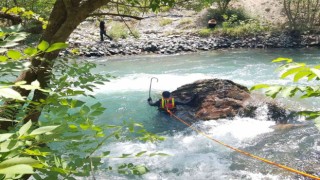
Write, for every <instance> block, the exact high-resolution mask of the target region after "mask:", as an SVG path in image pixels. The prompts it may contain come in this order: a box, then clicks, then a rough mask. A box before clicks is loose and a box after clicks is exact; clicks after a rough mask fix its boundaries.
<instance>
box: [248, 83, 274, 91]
mask: <svg viewBox="0 0 320 180" xmlns="http://www.w3.org/2000/svg"><path fill="white" fill-rule="evenodd" d="M268 87H270V85H268V84H257V85H254V86H252V87H251V88H250V91H254V90H258V89H263V88H268Z"/></svg>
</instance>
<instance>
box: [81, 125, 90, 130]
mask: <svg viewBox="0 0 320 180" xmlns="http://www.w3.org/2000/svg"><path fill="white" fill-rule="evenodd" d="M80 128H81V129H83V130H87V129H89V128H90V125H88V124H80Z"/></svg>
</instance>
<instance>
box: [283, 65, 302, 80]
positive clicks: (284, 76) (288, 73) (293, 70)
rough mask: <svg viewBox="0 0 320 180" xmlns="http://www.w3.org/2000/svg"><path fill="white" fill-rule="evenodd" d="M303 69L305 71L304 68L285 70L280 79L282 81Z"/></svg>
mask: <svg viewBox="0 0 320 180" xmlns="http://www.w3.org/2000/svg"><path fill="white" fill-rule="evenodd" d="M303 69H305V67H303V66H302V67H295V68H291V69H289V70H287V71H286V72H285V73H283V74H282V75H281V79H284V78H286V77H287V76H289V75H291V74H294V73H297V72H299V71H301V70H303Z"/></svg>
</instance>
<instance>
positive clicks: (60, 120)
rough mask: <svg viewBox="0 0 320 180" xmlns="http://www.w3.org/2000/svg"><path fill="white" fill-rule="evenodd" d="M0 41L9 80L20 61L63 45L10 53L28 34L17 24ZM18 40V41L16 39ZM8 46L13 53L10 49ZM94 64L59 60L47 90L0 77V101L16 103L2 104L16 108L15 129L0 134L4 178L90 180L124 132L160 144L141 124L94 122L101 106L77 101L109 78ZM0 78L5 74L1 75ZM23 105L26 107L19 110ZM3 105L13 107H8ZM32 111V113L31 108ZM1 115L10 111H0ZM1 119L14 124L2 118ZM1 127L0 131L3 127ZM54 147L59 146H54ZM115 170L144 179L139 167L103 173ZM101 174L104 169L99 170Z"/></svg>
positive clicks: (123, 166)
mask: <svg viewBox="0 0 320 180" xmlns="http://www.w3.org/2000/svg"><path fill="white" fill-rule="evenodd" d="M2 30H3V29H2ZM4 30H6V31H1V32H2V33H3V38H2V41H1V42H2V53H1V54H2V55H1V56H0V58H1V62H2V64H1V66H0V67H1V68H2V69H5V70H6V71H0V73H1V75H6V76H12V75H14V74H15V72H14V71H16V70H21V69H23V68H25V67H26V66H21V63H20V62H24V63H27V61H29V60H30V59H32V58H34V57H37V56H39V55H40V54H42V53H49V52H53V51H56V50H59V49H62V48H65V47H66V46H67V45H66V44H65V43H54V44H52V45H50V44H49V43H48V42H46V41H41V42H40V43H39V44H38V45H37V46H36V47H26V48H24V49H22V50H14V49H12V48H14V47H15V45H16V44H12V42H14V43H19V40H23V39H24V38H25V37H26V36H25V35H26V34H25V33H24V32H20V30H21V29H20V26H14V27H9V28H5V29H4ZM18 37H19V38H18ZM8 48H11V49H8ZM95 66H96V65H95V64H93V63H89V62H86V61H82V62H81V63H78V62H77V61H76V60H72V59H67V58H65V59H61V60H58V61H57V62H56V63H55V65H54V66H53V67H54V72H53V78H52V79H51V80H50V84H49V86H48V87H47V88H46V89H42V88H41V87H40V84H39V82H38V81H34V82H32V83H31V84H27V83H26V82H25V81H19V82H15V83H10V82H7V81H5V80H4V79H1V80H2V81H1V83H0V102H1V101H2V102H3V101H5V100H10V101H14V102H16V103H14V104H3V107H2V108H4V109H5V110H8V109H11V110H19V113H18V114H17V116H16V117H15V118H14V119H15V120H14V122H15V124H16V125H15V126H11V127H10V128H8V129H9V131H2V133H1V134H0V162H1V163H0V174H1V176H0V177H1V178H4V179H19V178H27V177H28V176H26V175H30V174H32V175H33V177H34V178H35V179H45V178H51V179H52V178H54V179H58V178H59V177H64V178H65V179H74V178H75V177H87V176H94V171H97V170H101V169H99V168H100V165H101V160H102V158H108V156H109V154H110V150H109V151H106V152H102V153H98V152H97V150H99V149H100V147H101V146H102V145H104V144H105V143H106V142H107V141H110V140H111V141H112V139H114V140H122V139H126V133H127V132H128V133H134V134H135V135H134V137H137V138H138V139H139V140H141V141H158V140H163V138H162V137H159V136H157V135H154V134H152V133H149V132H147V131H146V130H145V129H144V127H143V125H141V124H138V123H135V122H125V123H124V124H123V125H109V124H107V123H104V124H98V123H97V122H96V119H97V118H98V117H99V116H100V115H102V114H103V112H104V110H105V107H103V106H102V104H101V103H99V102H95V103H94V104H90V105H88V104H87V103H86V102H85V101H82V100H79V97H86V96H87V97H93V98H94V96H92V95H90V94H88V92H91V91H93V90H94V88H95V86H96V85H97V84H104V83H105V82H107V81H108V79H109V78H112V76H110V75H108V74H93V73H91V71H92V69H93V68H95ZM1 77H2V78H3V77H4V76H1ZM13 87H19V88H21V89H26V90H29V91H33V92H35V91H43V92H45V93H46V94H47V98H46V99H42V100H41V101H39V102H34V101H32V100H30V98H29V97H23V96H21V94H19V93H18V92H17V91H16V90H15V89H14V88H13ZM21 102H23V103H24V104H28V106H19V104H21ZM6 106H11V107H10V108H6ZM30 107H32V109H29V108H30ZM39 107H41V108H42V114H41V118H40V121H39V122H38V123H33V122H32V121H30V120H28V121H27V122H25V123H24V121H25V120H26V118H25V117H27V116H28V115H29V113H32V111H33V109H38V108H39ZM1 114H2V116H3V115H4V114H9V115H10V114H11V112H6V111H1ZM0 121H2V122H3V121H4V122H10V123H12V122H13V121H12V120H10V119H7V118H1V119H0ZM1 128H2V129H3V127H1ZM57 147H58V148H57ZM154 155H165V154H163V153H157V152H154V153H148V152H146V151H142V152H139V153H137V154H135V155H134V154H125V153H124V154H123V155H122V157H121V158H126V157H129V156H130V157H141V156H154ZM113 169H115V170H116V171H117V172H118V173H121V174H134V175H142V174H144V173H147V172H148V171H149V170H148V169H147V168H146V167H145V166H144V165H141V164H138V165H134V164H132V163H130V164H120V165H118V166H117V167H107V168H106V169H105V170H108V171H112V170H113ZM103 171H104V170H103Z"/></svg>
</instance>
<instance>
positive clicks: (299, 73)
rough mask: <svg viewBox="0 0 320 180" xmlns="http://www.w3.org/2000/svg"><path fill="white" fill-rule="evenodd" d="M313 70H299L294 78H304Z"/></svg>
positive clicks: (296, 79) (295, 79)
mask: <svg viewBox="0 0 320 180" xmlns="http://www.w3.org/2000/svg"><path fill="white" fill-rule="evenodd" d="M310 74H311V72H310V71H307V70H304V71H299V72H298V73H297V74H296V75H295V76H294V78H293V82H298V81H299V80H300V79H301V78H304V77H306V76H308V75H310Z"/></svg>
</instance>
